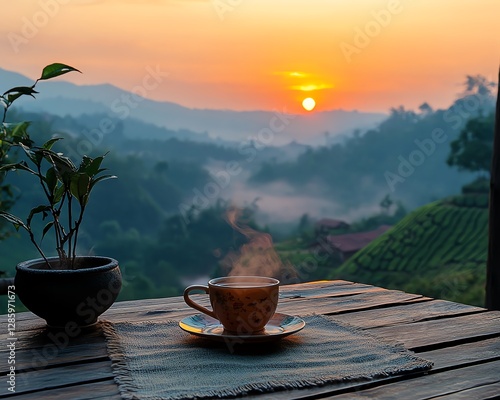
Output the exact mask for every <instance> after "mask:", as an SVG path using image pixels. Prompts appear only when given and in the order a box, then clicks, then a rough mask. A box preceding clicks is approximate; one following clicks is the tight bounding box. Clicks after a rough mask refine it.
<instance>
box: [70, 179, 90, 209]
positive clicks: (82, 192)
mask: <svg viewBox="0 0 500 400" xmlns="http://www.w3.org/2000/svg"><path fill="white" fill-rule="evenodd" d="M89 192H90V176H88V175H87V174H75V175H73V176H72V178H71V194H72V195H73V196H74V197H76V198H77V200H78V202H79V203H80V205H85V204H87V201H88V194H89Z"/></svg>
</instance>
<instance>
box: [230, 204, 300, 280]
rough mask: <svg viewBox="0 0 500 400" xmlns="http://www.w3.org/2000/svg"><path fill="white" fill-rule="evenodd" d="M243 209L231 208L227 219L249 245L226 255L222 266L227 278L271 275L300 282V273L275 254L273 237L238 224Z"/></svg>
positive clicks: (246, 244)
mask: <svg viewBox="0 0 500 400" xmlns="http://www.w3.org/2000/svg"><path fill="white" fill-rule="evenodd" d="M240 217H241V210H239V209H238V208H235V207H231V208H230V209H228V211H227V213H226V220H227V222H228V223H229V225H231V226H232V227H233V229H234V230H236V231H237V232H239V233H241V234H242V235H244V236H246V237H247V239H248V242H247V243H245V244H244V245H243V246H241V248H240V249H239V250H238V251H233V252H230V253H229V254H227V256H226V257H225V258H224V259H223V260H222V262H221V263H222V267H223V268H224V270H226V271H228V272H227V275H228V276H268V277H272V278H276V279H279V280H280V282H281V283H287V282H291V281H294V280H296V279H297V273H296V271H295V269H294V267H293V266H292V265H291V264H290V263H283V262H282V261H281V259H280V257H279V256H278V254H277V253H276V250H275V249H274V246H273V240H272V237H271V235H270V234H268V233H263V232H257V231H256V230H254V229H252V228H250V227H249V226H246V225H244V224H242V223H241V222H239V219H240Z"/></svg>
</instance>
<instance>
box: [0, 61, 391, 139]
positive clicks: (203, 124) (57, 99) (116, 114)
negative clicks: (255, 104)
mask: <svg viewBox="0 0 500 400" xmlns="http://www.w3.org/2000/svg"><path fill="white" fill-rule="evenodd" d="M4 82H8V84H6V83H4ZM0 83H2V88H5V89H7V88H10V87H13V86H18V85H31V84H33V79H29V78H27V77H24V76H22V75H20V74H17V73H14V72H10V71H6V70H3V69H1V68H0ZM162 84H164V85H168V79H165V81H164V82H163V83H162ZM37 87H39V89H40V94H39V95H37V99H38V101H34V100H33V99H23V102H22V104H21V105H20V107H22V108H23V109H24V110H27V111H44V112H50V113H55V114H56V115H59V116H65V115H71V116H74V117H78V116H80V115H82V114H101V113H103V112H105V113H106V114H107V115H108V116H110V117H112V118H117V119H120V120H122V121H123V123H124V125H127V123H128V118H130V117H131V118H135V119H139V120H141V121H143V122H148V123H151V124H154V125H157V126H159V127H165V128H168V129H171V130H174V131H177V130H182V129H185V130H188V131H194V132H197V133H199V134H200V135H204V136H205V137H207V135H208V136H209V137H210V138H211V139H217V138H219V139H223V140H226V141H233V142H238V143H241V142H246V141H251V140H259V132H261V131H262V130H263V129H271V130H272V137H269V136H263V134H261V136H260V139H261V141H262V142H264V144H265V145H266V146H277V145H283V144H286V143H289V142H291V141H294V140H295V141H298V142H301V143H304V144H315V145H318V144H324V143H325V132H328V133H329V135H331V136H332V137H335V136H337V135H346V134H350V133H351V132H352V131H354V130H355V129H369V128H371V127H374V126H375V125H376V124H377V123H379V122H381V121H382V120H383V119H384V118H386V115H385V114H381V113H364V112H357V111H343V110H332V111H324V112H317V113H311V114H305V115H288V114H287V113H286V110H283V109H279V110H276V111H271V112H268V111H231V110H209V109H190V108H186V107H183V106H180V105H178V104H175V103H172V102H159V101H153V100H148V99H146V98H142V97H137V96H136V95H134V94H132V93H130V92H127V91H125V90H122V89H119V88H117V87H115V86H112V85H109V84H102V85H86V86H78V85H74V84H72V83H69V82H50V85H45V84H44V82H40V84H39V85H38V86H37ZM0 90H1V89H0ZM146 95H147V92H146ZM252 136H253V137H254V139H251V137H252ZM142 137H144V136H142Z"/></svg>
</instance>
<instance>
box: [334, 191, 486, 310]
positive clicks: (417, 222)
mask: <svg viewBox="0 0 500 400" xmlns="http://www.w3.org/2000/svg"><path fill="white" fill-rule="evenodd" d="M478 191H479V190H477V187H475V186H474V185H469V186H466V187H464V189H463V194H462V195H460V196H454V197H450V198H446V199H443V200H440V201H437V202H434V203H431V204H427V205H425V206H423V207H420V208H418V209H417V210H415V211H414V212H412V213H410V214H409V215H407V216H406V217H405V218H404V219H403V220H401V221H400V222H399V223H398V224H397V225H395V226H394V227H393V228H392V229H390V230H389V231H387V232H386V233H385V234H383V235H382V236H380V237H379V238H377V239H376V240H374V241H373V242H371V243H370V244H369V245H368V246H366V247H365V248H364V249H362V250H361V251H359V252H357V253H356V254H355V255H354V256H353V257H351V258H350V259H349V260H347V261H346V262H344V263H343V264H342V265H341V266H340V267H339V268H338V269H336V270H335V272H334V273H332V274H331V275H330V276H329V278H330V279H346V280H351V281H356V282H363V283H368V284H374V285H377V286H382V287H386V288H391V289H401V290H404V291H407V292H411V293H419V294H423V295H426V296H429V297H434V298H441V299H447V300H452V301H458V302H461V303H467V304H473V305H479V306H483V305H484V286H485V280H486V259H487V251H488V194H487V190H482V192H483V193H478Z"/></svg>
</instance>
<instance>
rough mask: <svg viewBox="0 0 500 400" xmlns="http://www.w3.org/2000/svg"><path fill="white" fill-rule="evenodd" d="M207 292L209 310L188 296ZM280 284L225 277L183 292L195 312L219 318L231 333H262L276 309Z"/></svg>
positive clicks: (257, 279)
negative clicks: (193, 292)
mask: <svg viewBox="0 0 500 400" xmlns="http://www.w3.org/2000/svg"><path fill="white" fill-rule="evenodd" d="M194 290H202V291H204V292H205V293H208V295H209V297H210V304H211V305H212V310H213V311H211V310H209V309H207V308H205V307H203V306H201V305H199V304H198V303H196V302H194V301H193V300H192V299H191V298H190V297H189V293H190V292H192V291H194ZM278 295H279V281H278V280H277V279H274V278H268V277H263V276H227V277H222V278H215V279H211V280H210V281H209V282H208V286H205V285H192V286H189V287H187V288H186V289H185V290H184V301H185V302H186V303H187V304H188V305H189V306H190V307H193V308H194V309H196V310H198V311H201V312H202V313H204V314H207V315H209V316H211V317H213V318H215V319H218V320H219V321H220V322H221V324H222V326H223V327H224V329H225V330H226V331H227V332H230V333H236V334H252V333H257V332H259V331H262V330H263V329H264V327H265V325H266V324H267V323H268V322H269V320H270V319H271V317H272V316H273V315H274V313H275V311H276V307H277V306H278Z"/></svg>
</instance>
